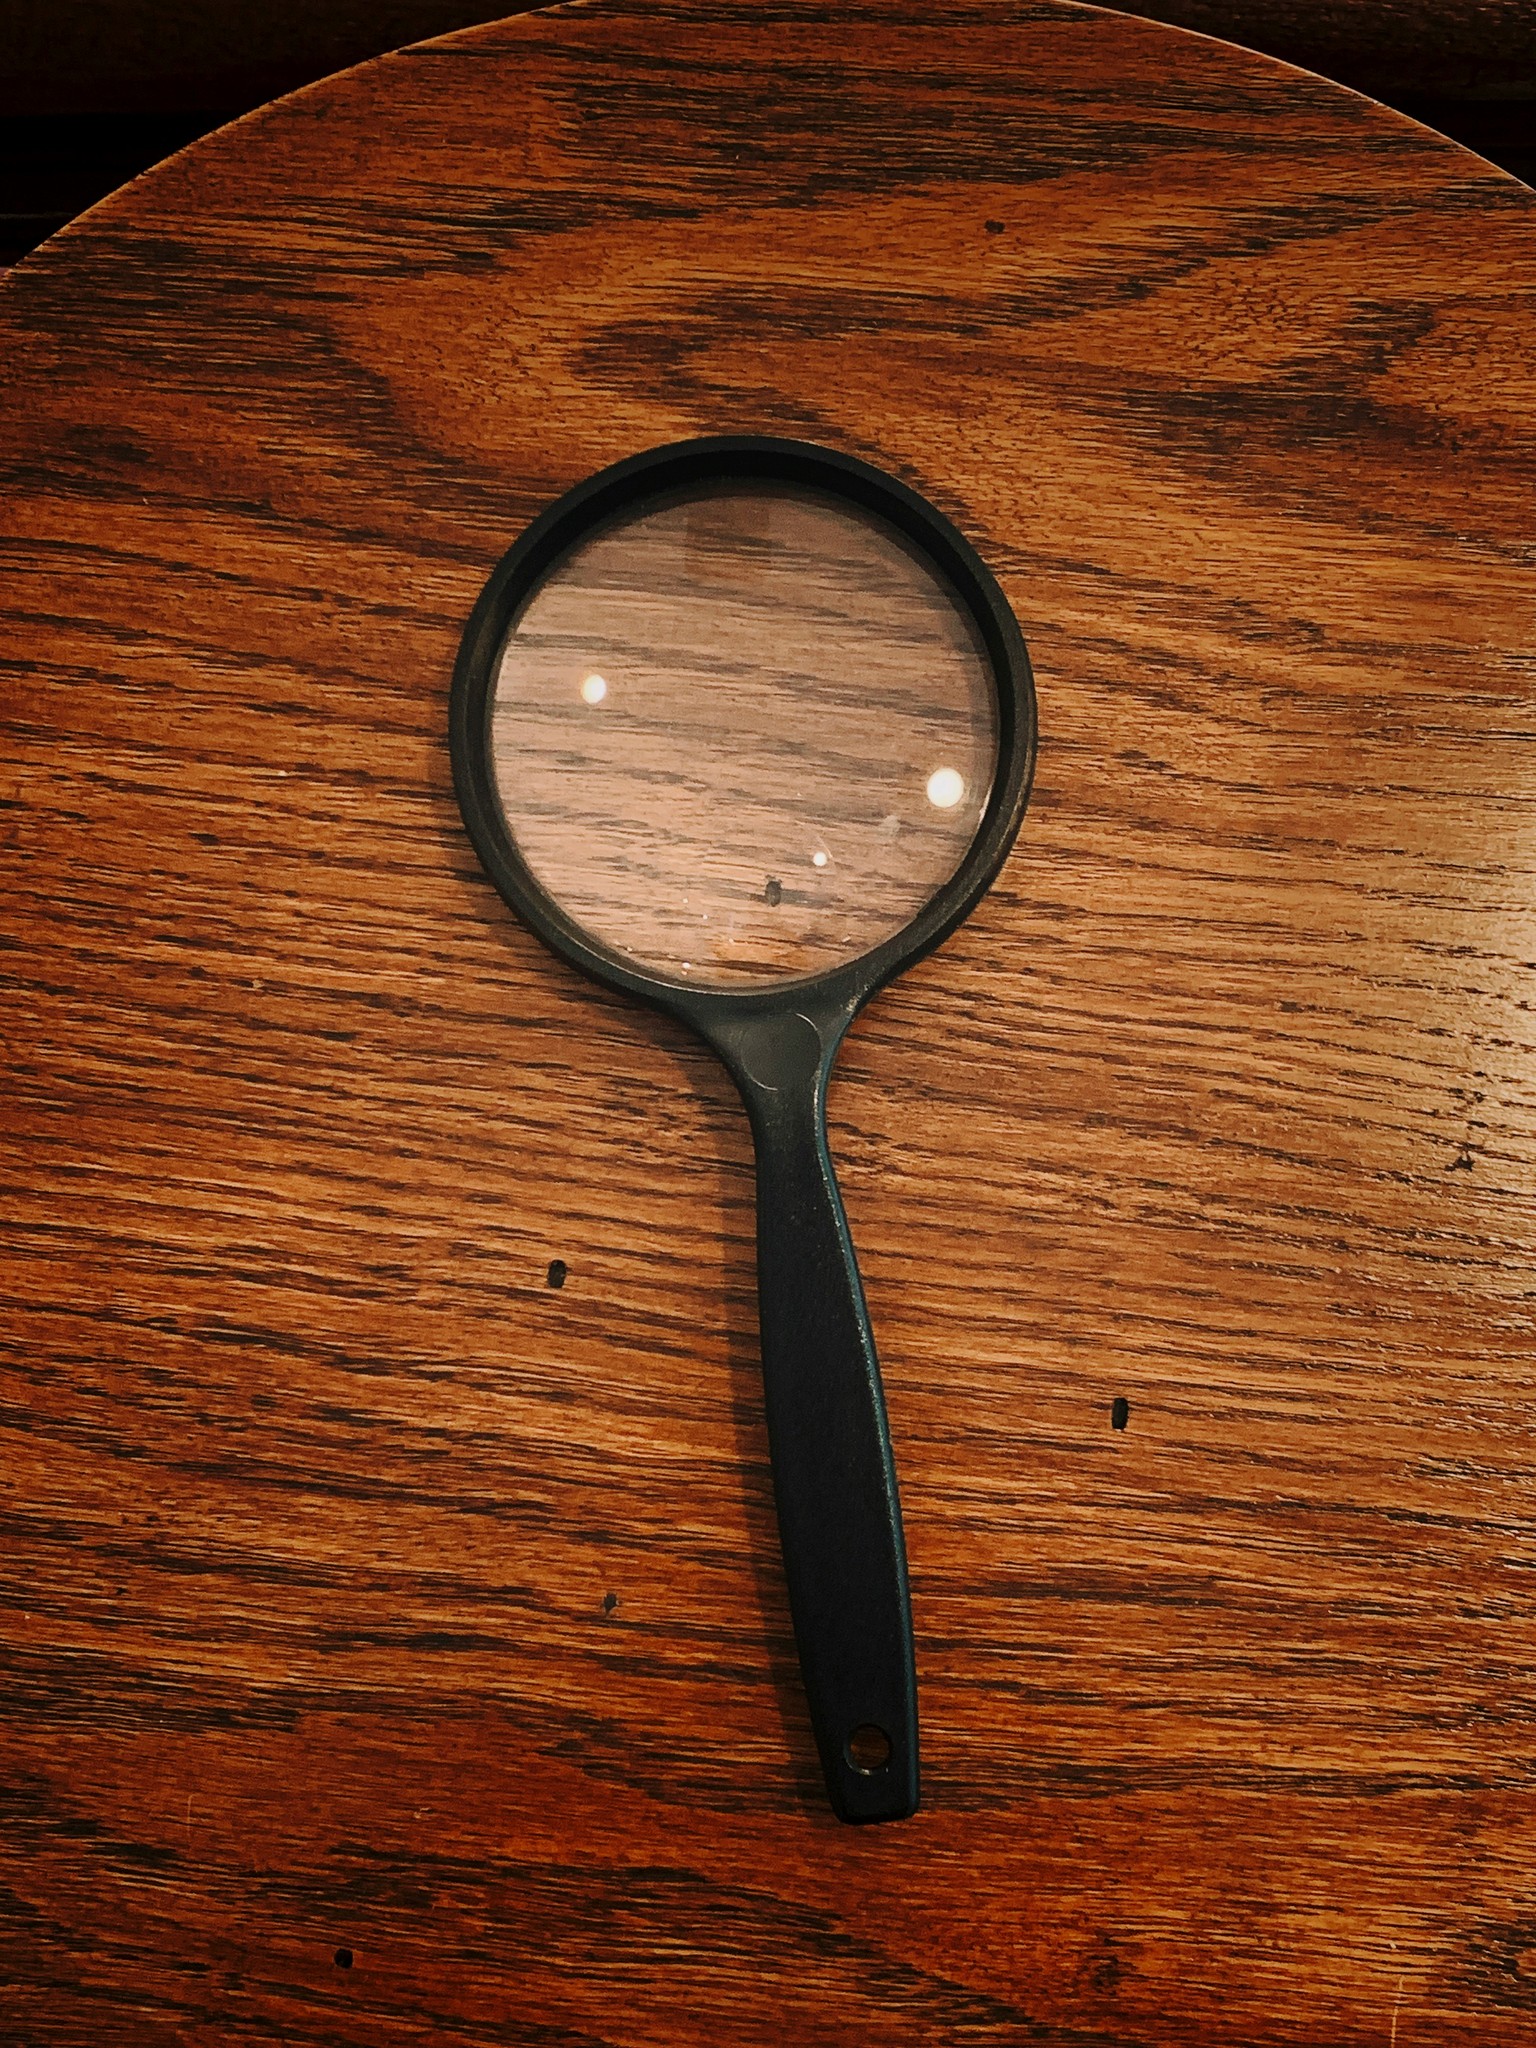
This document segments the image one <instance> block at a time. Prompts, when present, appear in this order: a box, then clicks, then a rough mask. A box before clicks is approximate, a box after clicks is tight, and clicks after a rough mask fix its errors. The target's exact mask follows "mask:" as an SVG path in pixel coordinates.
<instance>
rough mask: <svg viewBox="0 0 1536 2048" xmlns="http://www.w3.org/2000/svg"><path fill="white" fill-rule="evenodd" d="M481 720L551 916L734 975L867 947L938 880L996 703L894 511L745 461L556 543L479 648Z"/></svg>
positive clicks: (671, 964) (637, 948)
mask: <svg viewBox="0 0 1536 2048" xmlns="http://www.w3.org/2000/svg"><path fill="white" fill-rule="evenodd" d="M491 739H492V758H493V765H494V773H495V780H496V788H497V794H498V796H499V799H500V802H501V806H502V810H503V812H504V814H505V817H506V821H507V825H508V827H509V829H510V831H511V834H512V838H513V840H514V842H515V844H516V846H517V849H518V852H519V853H520V854H521V856H522V858H523V860H524V861H525V862H526V864H527V866H528V868H529V870H530V871H531V872H532V874H533V876H534V878H535V880H536V881H537V882H538V883H539V885H540V887H541V888H542V889H543V890H544V892H545V894H546V895H548V896H549V897H550V898H552V900H553V901H554V902H555V903H556V904H557V905H558V906H559V908H560V909H561V910H562V911H563V912H564V913H565V915H566V916H567V917H568V918H570V919H571V920H572V921H573V922H574V923H576V924H578V925H580V926H581V927H582V929H583V931H584V932H585V933H586V935H587V936H588V938H589V939H592V940H595V941H596V942H597V944H598V945H600V946H602V947H603V948H605V949H606V950H607V951H609V952H611V953H615V954H617V955H619V956H620V957H621V958H622V959H624V960H626V961H627V962H629V963H630V964H632V965H634V966H636V967H639V968H640V969H642V970H643V971H645V972H646V973H649V974H652V975H655V976H659V977H660V978H661V979H663V980H666V981H671V982H678V983H683V984H686V985H691V986H694V987H700V988H737V989H740V988H746V987H762V986H766V985H769V984H772V983H774V982H777V981H786V980H796V979H799V978H800V977H802V976H806V975H813V974H821V973H824V972H826V971H827V970H829V969H830V968H833V967H837V966H841V965H843V964H844V963H845V962H847V961H850V960H853V959H856V958H858V957H859V956H860V955H862V954H864V953H868V952H870V951H871V950H872V949H873V948H874V947H876V946H878V945H879V944H881V943H882V942H883V941H884V940H886V939H888V938H891V937H893V936H894V935H895V934H896V933H897V932H899V931H901V930H902V928H903V927H904V926H905V925H907V924H909V923H910V922H911V920H912V919H913V918H914V917H915V916H916V915H917V913H918V911H919V910H921V908H922V907H923V905H924V904H925V903H926V902H927V901H928V899H929V898H930V897H931V896H932V895H933V894H934V893H935V891H937V890H938V889H940V888H941V887H942V886H943V884H944V883H945V882H947V881H948V880H949V878H950V877H951V876H952V875H953V874H954V872H955V870H956V869H957V868H958V867H959V865H960V863H961V861H962V860H963V859H964V857H965V853H966V850H967V848H968V847H969V845H970V843H971V841H972V839H973V838H974V837H975V835H976V832H977V829H978V827H979V825H980V823H981V819H982V814H983V812H984V811H985V809H986V804H987V797H988V794H989V792H990V790H991V787H992V779H993V775H994V773H995V772H996V767H997V745H998V740H997V699H996V690H995V685H994V683H993V679H992V670H991V666H990V664H989V662H988V660H987V657H986V654H985V651H984V649H983V646H982V643H981V639H980V635H979V634H978V632H977V630H976V627H975V625H974V623H973V621H972V619H971V617H970V614H969V612H968V611H967V610H966V609H965V608H964V607H963V606H962V604H961V602H960V600H959V599H958V598H957V597H956V596H955V595H954V594H953V593H952V592H951V591H950V589H949V587H948V585H947V584H946V583H945V582H944V581H943V579H942V578H941V577H940V576H939V575H938V574H937V573H936V571H935V570H934V569H933V568H932V567H931V566H930V565H929V564H928V563H927V561H926V560H925V559H924V558H923V556H922V555H921V553H920V552H919V551H918V550H917V549H916V548H915V547H914V546H913V545H912V544H911V543H909V542H908V541H907V540H906V539H904V538H903V537H902V536H901V535H899V534H898V533H897V532H896V531H895V529H894V528H892V527H889V526H887V525H885V524H884V523H883V522H882V521H880V520H878V519H876V518H875V517H873V516H872V515H870V514H868V513H865V512H863V511H861V510H859V509H858V508H856V507H854V506H852V505H849V504H846V503H844V502H843V501H842V500H840V499H836V498H833V497H830V496H824V495H822V494H820V493H817V492H813V491H808V490H805V489H803V488H800V487H798V486H792V485H781V484H772V483H757V482H751V483H748V482H743V483H740V484H732V485H715V486H711V487H706V488H701V489H699V490H697V491H695V492H693V493H691V494H689V495H687V496H686V497H679V496H674V497H672V498H669V499H667V500H662V501H651V502H650V503H649V504H647V505H645V506H643V507H640V508H637V509H636V510H635V511H633V512H631V513H628V514H625V515H621V516H620V517H619V518H618V519H617V520H615V521H614V522H613V523H611V524H610V525H608V526H606V527H604V528H602V529H600V530H599V531H597V532H596V533H594V534H592V535H589V536H588V537H587V538H586V539H585V540H584V541H582V542H581V543H580V544H578V546H577V547H575V548H574V549H573V550H572V551H571V552H570V553H569V554H567V555H566V556H564V557H563V558H562V559H561V561H560V562H559V563H558V564H557V565H556V566H555V568H554V569H553V570H552V571H551V572H550V574H549V575H548V576H547V577H546V578H545V579H544V581H543V582H542V583H541V584H540V585H539V586H538V587H537V589H536V590H535V591H534V592H533V594H532V596H531V597H530V598H529V600H528V601H527V602H526V604H525V605H524V606H523V609H522V611H521V613H520V615H519V617H518V618H517V620H516V622H515V623H514V625H513V627H512V630H511V632H510V633H509V635H508V637H507V640H506V643H505V645H504V647H503V649H502V652H501V657H500V663H499V667H498V672H497V677H496V689H495V700H494V707H493V712H492V724H491Z"/></svg>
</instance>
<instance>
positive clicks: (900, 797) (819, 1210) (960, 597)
mask: <svg viewBox="0 0 1536 2048" xmlns="http://www.w3.org/2000/svg"><path fill="white" fill-rule="evenodd" d="M451 742H452V752H453V767H454V780H455V785H456V788H457V791H458V796H459V803H460V806H461V808H462V810H463V813H464V820H465V824H466V825H467V827H468V829H469V834H470V837H471V839H472V840H473V842H474V845H475V847H476V850H477V851H478V853H479V855H480V858H481V860H482V861H483V862H484V864H485V867H486V869H487V871H488V873H489V874H490V877H491V879H492V881H493V882H494V883H495V885H496V887H497V888H498V889H499V890H500V892H501V894H502V895H503V896H504V897H505V899H506V900H507V902H508V903H509V904H510V905H511V906H512V908H513V909H514V910H515V911H516V912H517V913H518V914H519V915H520V916H521V917H522V918H523V919H524V921H525V922H526V923H527V924H528V925H530V926H531V927H532V929H533V930H534V931H535V932H537V933H538V935H539V936H540V937H541V938H542V939H544V940H545V941H546V942H547V943H548V944H549V945H550V946H551V947H553V949H554V950H555V951H556V952H557V953H559V954H561V955H562V956H563V957H564V958H565V959H566V960H569V961H570V962H571V963H572V964H573V965H574V966H576V967H579V968H582V969H584V970H585V971H586V972H587V973H588V974H591V975H593V976H595V977H596V979H597V980H599V981H601V982H605V983H606V984H608V985H609V986H610V987H612V988H618V989H623V990H625V991H626V992H627V993H629V994H631V995H634V996H639V997H641V998H643V999H644V1000H646V1001H647V1002H650V1003H654V1004H655V1005H656V1006H657V1007H658V1008H659V1009H662V1010H665V1011H667V1012H669V1013H670V1014H671V1015H673V1016H675V1017H678V1018H681V1019H682V1020H683V1021H684V1022H685V1023H686V1024H688V1025H690V1026H692V1028H693V1029H694V1030H695V1031H697V1032H698V1033H699V1035H700V1036H701V1037H702V1038H703V1039H704V1040H705V1041H706V1043H708V1044H709V1045H710V1046H712V1047H713V1048H714V1050H715V1051H716V1052H717V1053H718V1054H719V1056H720V1058H721V1059H722V1060H723V1061H724V1062H725V1065H726V1067H727V1068H728V1069H729V1071H730V1073H731V1075H732V1076H733V1078H734V1080H735V1082H736V1085H737V1087H738V1088H739V1089H740V1091H741V1095H742V1099H743V1101H744V1102H745V1104H746V1108H747V1112H748V1115H749V1117H750V1119H751V1124H752V1131H753V1137H754V1141H755V1145H756V1156H757V1254H758V1309H759V1321H760V1324H761V1330H762V1360H763V1384H764V1395H765V1401H766V1407H767V1418H768V1437H769V1445H770V1449H771V1453H772V1459H773V1479H774V1494H775V1500H776V1503H777V1508H778V1520H779V1533H780V1539H781V1542H782V1545H783V1553H784V1569H785V1576H786V1579H787V1581H788V1588H789V1599H790V1610H791V1613H792V1615H793V1618H794V1626H795V1640H796V1644H797V1647H798V1650H799V1655H800V1665H801V1671H802V1674H803V1677H804V1682H805V1689H806V1695H807V1700H808V1703H809V1707H810V1715H811V1723H812V1726H813V1729H814V1732H815V1736H816V1743H817V1747H818V1750H819V1752H820V1756H821V1763H822V1769H823V1771H824V1773H825V1777H826V1782H827V1791H828V1795H829V1797H830V1799H831V1802H832V1806H833V1808H834V1810H835V1811H836V1812H837V1813H838V1814H839V1815H840V1816H841V1817H842V1818H843V1819H844V1820H850V1821H874V1820H893V1819H899V1818H901V1817H903V1816H905V1815H908V1814H910V1813H913V1812H915V1811H916V1808H917V1803H918V1734H917V1680H916V1672H915V1667H914V1662H913V1651H912V1618H911V1606H910V1600H909V1596H908V1589H907V1568H906V1553H905V1546H904V1543H903V1537H902V1526H901V1511H900V1506H899V1503H898V1498H897V1490H896V1473H895V1466H894V1463H893V1459H892V1454H891V1443H890V1435H889V1431H888V1429H887V1425H886V1416H885V1402H884V1396H883V1394H882V1391H881V1386H880V1374H879V1367H878V1365H877V1362H876V1357H875V1346H874V1340H873V1337H872V1335H871V1333H870V1325H869V1317H868V1313H867V1311H866V1308H865V1303H864V1292H863V1287H862V1285H861V1283H860V1279H859V1270H858V1264H857V1261H856V1259H855V1256H854V1250H853V1245H852V1242H851V1240H850V1237H849V1233H848V1225H847V1222H846V1220H845V1218H844V1215H843V1206H842V1201H841V1198H840V1196H839V1194H838V1189H837V1181H836V1177H835V1175H834V1172H833V1168H832V1161H831V1158H830V1155H829V1153H828V1150H827V1134H826V1095H827V1085H828V1081H829V1078H830V1075H831V1071H832V1064H833V1061H834V1060H835V1058H836V1056H837V1050H838V1046H839V1045H840V1043H841V1041H842V1038H843V1035H844V1033H845V1032H846V1031H847V1029H848V1026H849V1024H850V1023H851V1022H852V1020H853V1018H854V1016H855V1015H856V1013H857V1012H858V1010H859V1009H860V1007H861V1006H862V1005H863V1004H864V1003H866V1002H868V1000H869V999H870V997H871V996H872V995H874V994H875V992H876V991H877V990H878V989H880V988H881V987H883V986H884V984H885V983H886V982H888V981H890V980H891V978H892V977H893V976H894V975H896V974H899V973H900V972H901V971H902V969H903V968H905V967H908V966H910V965H911V964H912V962H913V961H915V960H917V959H920V958H921V957H922V955H923V954H925V953H927V952H929V951H930V950H931V949H932V948H933V947H934V946H936V945H937V944H938V943H939V941H940V940H941V939H943V938H944V937H945V936H946V935H947V934H948V933H949V932H951V931H952V930H953V929H954V927H955V926H956V925H957V924H959V922H960V921H961V919H962V918H964V917H965V916H966V915H967V913H968V912H969V911H970V910H971V909H972V908H973V906H974V905H975V904H976V902H977V900H978V899H979V898H980V897H981V895H982V894H983V893H984V891H985V890H986V888H987V887H988V885H989V884H990V883H991V881H992V879H993V877H994V876H995V875H996V873H997V871H998V869H999V868H1000V867H1001V866H1002V864H1003V861H1004V860H1005V859H1006V857H1007V854H1008V850H1009V848H1010V847H1011V846H1012V844H1013V841H1014V838H1015V836H1016V834H1017V832H1018V829H1019V825H1020V822H1021V820H1022V818H1023V814H1024V806H1025V802H1026V800H1027V797H1028V792H1029V781H1030V774H1031V770H1032V768H1033V765H1034V752H1035V706H1034V689H1033V684H1032V681H1031V677H1030V670H1029V660H1028V656H1027V655H1026V653H1025V649H1024V642H1023V639H1022V637H1021V635H1020V633H1019V628H1018V625H1017V622H1016V621H1015V619H1014V616H1013V614H1012V612H1011V611H1010V609H1009V607H1008V604H1007V601H1006V599H1005V598H1004V597H1003V594H1002V592H1001V591H1000V590H999V588H998V586H997V584H996V583H995V582H994V580H993V578H992V577H991V575H990V574H989V572H988V571H987V569H986V567H985V566H984V564H983V563H982V561H981V560H980V558H979V557H978V556H977V554H976V553H975V551H974V550H973V549H972V548H971V547H970V546H969V544H968V543H967V542H966V541H965V539H964V538H963V537H962V536H961V534H960V533H959V532H958V531H957V530H956V529H955V527H954V526H952V525H951V524H950V522H949V521H948V520H947V519H945V518H944V517H943V516H942V515H941V514H940V513H939V512H937V511H936V510H935V509H934V507H933V506H931V505H930V504H928V503H927V502H926V500H924V499H923V498H921V497H920V496H919V495H918V494H917V493H916V492H915V491H912V490H910V489H909V488H908V487H907V486H906V485H904V484H902V483H900V482H898V481H897V480H896V479H895V478H894V477H890V476H887V475H885V474H884V473H883V472H881V471H880V470H878V469H875V468H873V467H872V466H870V465H869V464H867V463H864V462H860V461H857V460H855V459H854V458H852V457H849V456H846V455H841V454H836V453H833V452H831V451H829V450H827V449H822V448H816V447H812V446H810V445H808V444H805V443H801V442H796V441H780V440H764V439H756V438H737V437H728V438H718V439H710V440H703V441H687V442H682V443H678V444H676V445H674V446H670V447H666V448H659V449H653V450H651V451H649V452H647V453H645V454H642V455H637V456H635V457H633V458H632V459H631V460H629V461H626V462H621V463H619V464H617V465H616V466H615V467H613V468H611V469H605V470H603V471H601V472H600V473H599V474H598V475H596V476H593V477H590V478H588V479H587V481H586V482H584V483H582V484H579V485H578V486H577V487H576V489H574V490H573V491H571V492H569V493H568V494H567V495H566V496H565V497H563V498H562V499H560V500H559V502H558V503H557V504H555V505H553V506H552V507H550V509H549V510H548V511H546V512H545V513H543V514H542V516H541V517H540V518H538V519H537V520H536V521H535V522H534V524H533V525H532V526H531V527H530V528H529V529H528V530H527V532H526V533H524V534H523V536H522V538H521V539H520V540H519V541H518V542H517V543H516V545H515V546H514V547H513V548H512V549H511V551H510V553H508V554H507V555H506V556H505V557H504V559H503V560H502V561H501V563H500V564H499V565H498V566H497V568H496V570H495V572H494V574H493V575H492V577H491V579H490V582H489V583H488V584H487V586H486V588H485V591H484V593H483V594H482V596H481V598H480V601H479V603H478V604H477V605H476V607H475V610H474V613H473V615H472V617H471V619H470V621H469V625H468V627H467V628H466V631H465V635H464V641H463V645H462V648H461V650H460V655H459V661H458V667H457V670H456V673H455V677H454V686H453V699H452V709H451Z"/></svg>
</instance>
